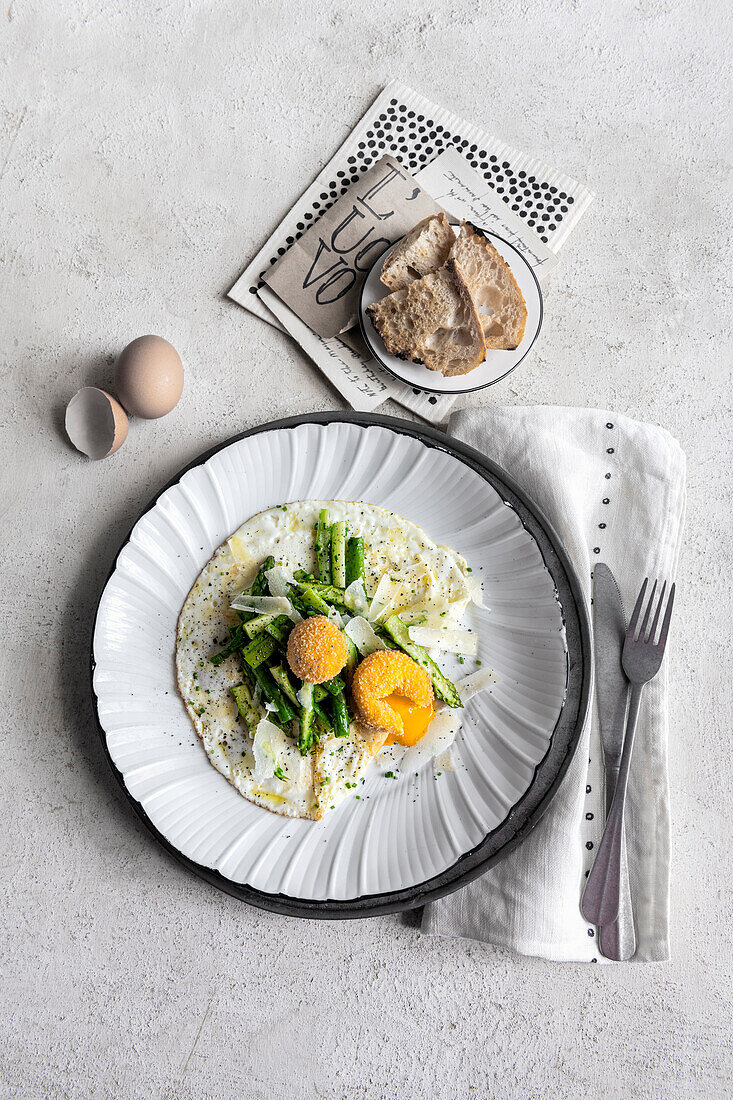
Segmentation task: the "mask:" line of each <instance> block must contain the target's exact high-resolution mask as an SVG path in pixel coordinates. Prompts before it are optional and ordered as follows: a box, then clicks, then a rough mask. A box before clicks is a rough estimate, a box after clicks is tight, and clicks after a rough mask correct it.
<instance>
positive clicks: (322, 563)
mask: <svg viewBox="0 0 733 1100" xmlns="http://www.w3.org/2000/svg"><path fill="white" fill-rule="evenodd" d="M316 560H317V562H318V579H319V580H320V581H323V583H324V584H330V583H331V517H330V515H329V514H328V508H321V511H320V514H319V516H318V523H317V524H316Z"/></svg>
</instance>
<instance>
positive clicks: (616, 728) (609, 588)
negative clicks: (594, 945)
mask: <svg viewBox="0 0 733 1100" xmlns="http://www.w3.org/2000/svg"><path fill="white" fill-rule="evenodd" d="M625 634H626V616H625V614H624V606H623V603H622V600H621V593H620V592H619V590H618V585H617V583H616V578H615V577H614V575H613V573H612V572H611V570H610V568H609V567H608V566H607V565H605V564H604V563H603V562H599V563H598V564H597V565H596V566H594V568H593V638H594V643H595V671H596V700H597V704H598V721H599V724H600V729H601V745H602V747H603V763H604V769H605V774H606V813H608V811H609V809H610V807H611V802H612V801H613V792H614V791H615V789H616V781H617V779H618V769H619V762H620V759H621V751H622V749H623V744H624V729H625V722H626V706H627V702H628V694H629V682H628V680H627V679H626V676H625V674H624V670H623V667H622V665H621V651H622V649H623V644H624V635H625ZM622 843H623V849H624V850H623V853H622V867H621V877H622V881H621V889H620V898H621V904H620V908H619V915H618V919H617V920H616V921H615V922H614V923H613V924H610V925H607V926H605V927H603V928H601V929H600V936H599V942H600V947H601V951H602V952H603V954H604V955H605V956H606V957H607V958H611V959H617V960H621V959H629V958H631V956H632V955H633V954H634V952H635V951H636V935H635V932H634V916H633V911H632V908H631V893H630V889H629V880H628V865H627V862H626V858H625V847H626V846H625V842H622Z"/></svg>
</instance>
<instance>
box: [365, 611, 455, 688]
mask: <svg viewBox="0 0 733 1100" xmlns="http://www.w3.org/2000/svg"><path fill="white" fill-rule="evenodd" d="M384 627H385V630H387V631H388V633H389V634H390V635H391V637H392V638H393V639H394V641H395V642H396V643H397V645H398V646H399V647H400V649H404V651H405V653H406V654H407V655H408V657H412V659H413V661H417V663H418V664H419V665H420V666H421V667H422V668H424V669H425V671H426V672H427V673H428V675H429V676H430V679H431V680H432V681H433V688H434V689H435V694H436V695H437V696H438V698H439V699H442V700H443V701H444V702H446V703H447V704H448V706H449V707H462V706H463V703H462V701H461V697H460V695H459V694H458V691H457V689H456V686H455V684H453V683H451V681H450V680H449V679H448V677H447V676H444V675H443V673H442V672H441V671H440V669H439V668H438V666H437V665H436V663H435V661H434V660H433V659H432V657H431V656H430V654H429V653H428V651H427V649H424V648H423V646H421V645H417V643H416V642H413V641H412V639H411V638H410V635H409V633H408V631H407V627H406V625H405V624H404V623H403V621H402V619H401V618H400V617H399V615H390V616H389V618H388V619H385V622H384Z"/></svg>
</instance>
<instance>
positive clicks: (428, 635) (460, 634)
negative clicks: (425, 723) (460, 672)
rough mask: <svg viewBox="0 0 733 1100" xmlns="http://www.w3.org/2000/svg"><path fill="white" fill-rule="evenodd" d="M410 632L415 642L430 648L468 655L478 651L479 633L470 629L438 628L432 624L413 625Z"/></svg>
mask: <svg viewBox="0 0 733 1100" xmlns="http://www.w3.org/2000/svg"><path fill="white" fill-rule="evenodd" d="M408 632H409V635H410V638H411V639H412V641H413V642H417V644H418V645H424V646H427V647H428V648H429V649H443V650H448V652H450V653H462V654H465V655H466V656H467V657H475V656H476V653H477V652H478V635H477V634H472V633H471V631H470V630H457V629H455V628H453V629H451V628H450V627H447V626H446V627H442V628H441V627H438V628H437V629H436V628H435V627H430V626H411V627H409V628H408Z"/></svg>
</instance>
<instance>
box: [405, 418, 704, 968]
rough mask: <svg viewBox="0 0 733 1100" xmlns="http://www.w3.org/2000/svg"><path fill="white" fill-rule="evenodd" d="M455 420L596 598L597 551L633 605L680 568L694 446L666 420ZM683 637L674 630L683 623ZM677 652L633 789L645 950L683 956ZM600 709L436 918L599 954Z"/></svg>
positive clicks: (466, 930)
mask: <svg viewBox="0 0 733 1100" xmlns="http://www.w3.org/2000/svg"><path fill="white" fill-rule="evenodd" d="M448 430H449V433H450V434H453V435H455V436H456V437H458V438H459V439H462V440H464V441H465V442H466V443H469V444H470V445H471V446H473V447H475V448H476V449H477V450H479V451H481V452H482V453H483V454H485V455H487V457H489V458H492V459H494V460H495V461H496V462H498V463H499V464H500V465H501V466H502V467H503V468H504V469H505V470H507V471H508V473H509V474H510V475H511V476H512V477H513V478H514V480H515V481H516V482H517V483H518V484H519V485H520V486H521V487H522V488H523V489H524V490H525V492H526V493H527V494H528V496H529V497H530V498H531V499H532V500H534V501H535V502H536V503H537V504H538V505H539V507H540V509H541V510H542V511H543V512H544V514H545V516H546V517H547V518H548V519H549V521H550V522H551V524H552V525H553V526H554V528H555V530H556V532H557V533H558V535H559V536H560V538H561V539H562V541H563V543H564V545H565V548H566V550H567V552H568V553H569V555H570V557H571V559H572V561H573V563H574V565H575V568H576V570H577V572H578V576H579V578H580V581H581V584H582V586H583V590H584V593H585V595H586V598H587V599H588V600H590V598H591V575H592V570H593V565H594V563H595V562H596V561H604V562H606V563H607V564H608V565H609V566H610V567H611V569H612V570H613V572H614V574H615V576H616V579H617V581H618V584H619V588H620V590H621V596H622V599H623V602H624V607H625V609H626V613H627V617H628V615H629V614H630V612H631V610H632V608H633V606H634V602H635V600H636V597H637V595H638V591H639V588H640V586H641V583H642V581H643V579H644V577H646V576H649V577H664V578H666V579H668V580H671V579H673V578H674V575H675V573H676V569H677V561H678V557H679V549H680V541H681V535H682V526H683V522H684V513H685V456H684V453H683V451H682V450H681V448H680V446H679V444H678V443H677V441H676V440H675V439H673V438H672V436H671V435H669V433H668V432H666V431H664V429H662V428H658V427H655V426H653V425H651V424H642V423H639V422H638V421H635V420H630V419H629V418H628V417H625V416H620V415H619V414H617V413H612V412H604V411H599V410H597V409H570V408H542V407H540V408H488V409H463V410H461V411H459V412H456V413H454V414H453V416H452V417H451V420H450V425H449V429H448ZM670 637H671V638H672V639H674V622H673V625H672V631H671V635H670ZM666 670H667V661H665V662H664V664H663V665H662V670H661V671H660V673H659V675H658V676H657V677H656V678H655V679H654V680H653V681H652V682H651V683H650V684H649V685H648V686H647V687H646V688H645V690H644V694H643V697H642V707H641V713H640V716H639V725H638V728H637V734H636V741H635V745H634V756H633V760H632V764H631V774H630V779H629V792H628V801H627V807H628V817H627V843H628V858H629V874H630V879H631V890H632V897H633V905H634V916H635V922H636V929H637V940H638V949H637V953H636V955H635V956H634V961H640V962H650V961H661V960H665V959H668V958H669V935H668V931H669V848H670V844H669V787H668V777H667V671H666ZM602 776H603V764H602V754H601V745H600V735H599V729H598V718H597V714H596V712H595V706H594V705H593V706H592V707H591V710H590V718H589V720H588V722H587V723H586V726H585V728H584V730H583V733H582V736H581V741H580V744H579V746H578V749H577V752H576V754H575V757H574V759H573V762H572V764H571V766H570V768H569V769H568V772H567V775H566V776H565V779H564V781H563V783H562V785H561V787H560V790H559V791H558V793H557V795H556V797H555V799H554V800H553V802H552V804H551V806H550V808H549V809H548V811H547V812H546V814H545V815H544V817H543V818H542V819H541V821H540V822H539V824H538V825H537V827H536V828H535V829H534V830H533V832H532V833H531V834H530V835H529V837H528V838H527V839H526V840H525V841H524V842H523V843H522V844H521V845H519V847H518V848H516V849H515V850H514V851H513V852H511V853H510V854H509V855H508V856H507V857H506V859H504V860H502V861H501V862H500V863H498V864H497V865H496V866H495V867H493V868H491V869H490V870H489V871H487V872H486V874H485V875H483V876H482V877H481V878H480V879H477V880H476V882H473V883H471V884H470V885H469V886H466V887H464V888H463V889H462V890H459V891H457V892H456V893H454V894H450V895H449V896H448V897H446V898H442V899H441V900H440V901H437V902H435V903H433V904H432V905H428V906H426V907H425V911H424V914H423V920H422V930H423V932H426V933H428V934H430V935H439V936H459V937H464V938H467V939H475V940H482V941H484V942H486V943H492V944H496V945H497V946H501V947H508V948H511V949H513V950H514V951H518V952H520V953H521V954H524V955H539V956H543V957H545V958H548V959H555V960H567V961H571V960H575V961H596V960H598V959H599V953H598V951H597V948H596V929H594V928H593V927H592V926H589V925H588V923H587V921H585V920H584V919H583V917H582V915H581V912H580V896H581V893H582V889H583V884H584V881H585V878H586V875H587V872H588V870H589V869H590V867H591V865H592V862H593V858H594V856H595V852H596V849H597V847H598V843H599V841H600V836H601V833H602V828H603V819H604V818H603V781H602Z"/></svg>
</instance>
